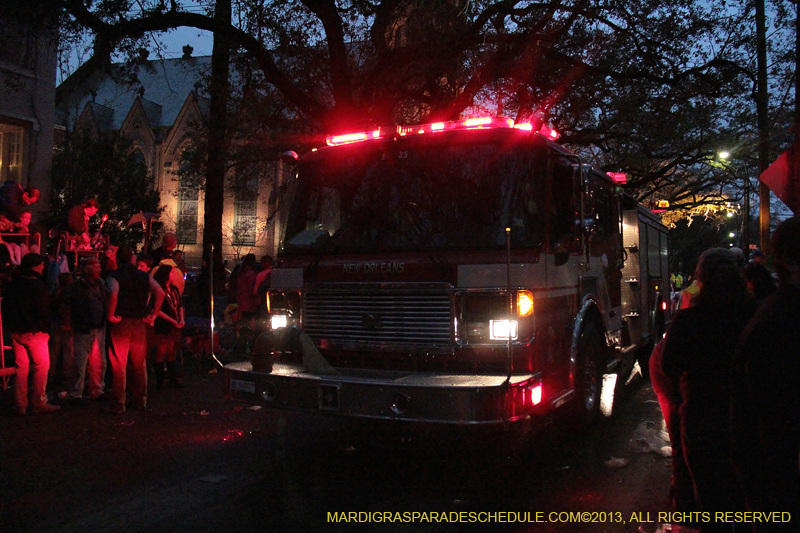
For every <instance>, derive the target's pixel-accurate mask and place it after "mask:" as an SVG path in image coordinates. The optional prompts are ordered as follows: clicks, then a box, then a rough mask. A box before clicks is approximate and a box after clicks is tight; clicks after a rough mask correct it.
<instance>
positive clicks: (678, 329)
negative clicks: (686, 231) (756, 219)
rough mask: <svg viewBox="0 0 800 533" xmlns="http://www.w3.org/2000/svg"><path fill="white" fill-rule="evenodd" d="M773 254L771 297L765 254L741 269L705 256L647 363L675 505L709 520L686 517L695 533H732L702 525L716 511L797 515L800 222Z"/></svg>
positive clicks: (710, 253) (723, 255)
mask: <svg viewBox="0 0 800 533" xmlns="http://www.w3.org/2000/svg"><path fill="white" fill-rule="evenodd" d="M771 249H772V255H773V260H774V268H775V272H776V274H777V277H778V280H779V284H778V286H777V287H776V286H775V282H774V279H773V277H772V274H771V273H770V271H769V269H768V268H767V267H766V266H765V265H764V264H763V259H764V257H763V254H762V256H761V257H759V258H758V259H756V258H755V257H754V260H753V261H751V262H750V263H748V264H743V260H742V259H743V256H742V257H739V256H737V255H736V254H735V253H732V252H731V251H730V250H727V249H722V248H715V249H710V250H707V251H706V252H704V253H703V254H702V255H701V256H700V258H699V260H698V263H697V268H696V270H695V273H694V276H693V282H692V284H691V285H690V286H689V287H687V288H684V289H683V291H682V295H681V298H680V308H681V309H680V311H678V312H677V313H676V314H675V315H674V317H673V319H672V321H671V323H670V325H669V327H668V329H667V332H666V334H665V336H664V338H663V339H662V340H661V341H660V342H659V343H658V344H657V345H656V347H655V349H654V351H653V354H652V355H651V358H650V376H651V380H652V384H653V389H654V390H655V392H656V394H657V396H658V400H659V404H660V406H661V410H662V412H663V415H664V421H665V423H666V428H667V432H668V433H669V436H670V440H671V443H672V486H671V489H670V496H671V500H672V506H673V508H674V510H675V511H679V512H683V513H695V512H699V513H710V514H707V515H703V514H698V515H689V516H697V517H698V519H697V521H696V524H695V525H696V526H697V527H699V529H700V530H701V531H704V532H705V531H733V530H732V529H731V525H730V524H725V523H723V522H720V521H716V520H713V519H711V520H705V519H704V518H701V517H703V516H711V517H713V516H716V515H715V514H714V513H716V512H732V511H744V510H750V511H762V512H766V513H770V512H788V513H790V514H791V516H792V519H794V518H795V517H799V516H800V218H799V217H793V218H790V219H788V220H787V221H785V222H783V223H782V224H781V225H780V226H779V227H778V229H777V230H776V231H775V233H774V234H773V237H772V241H771ZM690 289H691V290H690ZM687 291H688V292H687ZM748 527H749V526H748ZM783 527H785V524H782V525H776V524H774V523H771V522H768V523H759V524H755V525H754V528H755V530H757V531H759V532H761V531H783V529H781V528H783Z"/></svg>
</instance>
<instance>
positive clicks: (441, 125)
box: [397, 117, 514, 136]
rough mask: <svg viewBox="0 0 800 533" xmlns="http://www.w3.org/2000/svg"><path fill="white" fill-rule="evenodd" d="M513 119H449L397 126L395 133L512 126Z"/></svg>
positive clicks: (412, 133) (405, 133)
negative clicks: (417, 124)
mask: <svg viewBox="0 0 800 533" xmlns="http://www.w3.org/2000/svg"><path fill="white" fill-rule="evenodd" d="M513 127H514V121H513V120H511V119H510V118H505V117H477V118H468V119H466V120H451V121H449V122H432V123H430V124H420V125H419V126H397V134H398V135H400V136H405V135H415V134H416V135H419V134H421V133H435V132H438V131H455V130H474V129H491V128H513Z"/></svg>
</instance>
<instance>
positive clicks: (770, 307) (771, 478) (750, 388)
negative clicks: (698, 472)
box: [732, 216, 800, 533]
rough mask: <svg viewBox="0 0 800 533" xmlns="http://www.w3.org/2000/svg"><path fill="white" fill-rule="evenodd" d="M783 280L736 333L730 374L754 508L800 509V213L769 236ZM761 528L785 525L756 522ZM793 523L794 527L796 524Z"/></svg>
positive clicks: (794, 513) (741, 466)
mask: <svg viewBox="0 0 800 533" xmlns="http://www.w3.org/2000/svg"><path fill="white" fill-rule="evenodd" d="M770 248H771V250H772V255H773V258H774V261H775V271H776V272H777V273H778V278H779V279H780V284H779V286H778V290H777V291H776V292H774V293H773V294H772V295H771V296H769V297H768V298H767V299H766V300H765V301H764V303H763V304H762V305H761V307H760V308H759V310H758V312H757V313H756V315H755V317H753V319H752V320H751V321H750V323H749V324H748V325H747V328H746V329H745V331H744V333H743V334H742V336H741V338H740V339H739V346H738V347H737V350H736V356H735V366H734V375H733V379H734V381H733V384H734V386H733V388H732V393H733V410H732V424H733V462H734V466H735V467H736V469H737V472H738V473H739V476H740V482H741V483H742V488H743V490H744V493H745V498H746V500H747V504H748V507H749V509H748V510H752V511H762V512H772V511H781V512H784V513H786V514H789V515H791V519H792V520H795V519H796V517H798V516H800V465H798V459H800V217H798V216H794V217H792V218H789V219H787V220H785V221H784V222H783V223H781V224H780V225H779V226H778V228H777V229H776V230H775V233H773V235H772V240H771V246H770ZM753 526H754V527H753V529H754V530H755V531H757V532H758V533H761V532H772V531H789V530H790V529H792V527H790V526H788V524H772V523H759V524H753ZM794 527H796V526H794Z"/></svg>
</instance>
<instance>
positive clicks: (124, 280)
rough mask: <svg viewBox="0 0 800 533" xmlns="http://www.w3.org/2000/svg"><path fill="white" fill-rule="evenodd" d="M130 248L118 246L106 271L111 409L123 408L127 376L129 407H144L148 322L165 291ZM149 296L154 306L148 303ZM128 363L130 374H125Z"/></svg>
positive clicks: (120, 411)
mask: <svg viewBox="0 0 800 533" xmlns="http://www.w3.org/2000/svg"><path fill="white" fill-rule="evenodd" d="M133 258H134V255H133V252H132V251H131V249H130V247H128V246H120V247H119V248H118V249H117V264H118V265H119V266H118V267H117V269H116V270H114V271H113V272H111V273H110V274H109V275H108V278H107V280H106V282H107V284H108V292H109V300H108V308H107V317H106V318H107V321H108V323H110V324H111V333H110V335H109V337H110V346H109V360H110V361H111V371H112V375H113V378H112V379H113V381H112V396H113V405H112V407H111V412H113V413H115V414H122V413H124V412H125V403H126V382H127V379H128V377H130V384H131V390H130V393H131V401H132V407H133V408H134V409H137V410H144V409H147V329H146V326H147V324H149V325H151V326H152V325H153V322H154V321H155V319H156V317H157V316H158V313H159V311H160V310H161V304H162V302H163V301H164V291H163V290H162V289H161V287H160V286H159V285H158V283H157V282H156V281H155V280H154V279H153V278H152V277H151V276H150V275H149V274H147V273H146V272H142V271H141V270H139V269H138V268H136V265H135V264H134V262H133ZM148 297H151V298H152V301H153V310H152V311H149V310H148V307H147V300H148ZM128 367H130V374H128Z"/></svg>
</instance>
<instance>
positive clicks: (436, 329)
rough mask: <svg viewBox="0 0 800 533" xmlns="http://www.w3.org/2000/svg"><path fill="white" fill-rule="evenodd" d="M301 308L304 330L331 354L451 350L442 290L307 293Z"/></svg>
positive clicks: (449, 320)
mask: <svg viewBox="0 0 800 533" xmlns="http://www.w3.org/2000/svg"><path fill="white" fill-rule="evenodd" d="M303 305H304V309H303V329H304V330H305V331H306V333H308V335H309V336H311V337H312V338H313V339H315V340H316V341H318V342H319V341H321V340H323V339H324V340H325V341H326V342H327V343H328V344H329V345H330V346H331V347H332V348H333V347H336V348H340V349H345V350H355V351H361V350H385V351H408V350H411V351H434V352H435V351H442V350H443V349H446V350H447V351H449V350H450V349H451V339H452V323H453V321H452V318H451V311H450V295H449V293H448V292H447V291H445V290H428V291H425V290H420V291H403V290H395V289H382V288H376V289H374V290H364V289H363V288H362V289H361V290H359V291H357V292H356V291H351V290H310V291H308V292H307V293H306V295H305V298H304V304H303ZM437 349H438V350H437Z"/></svg>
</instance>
